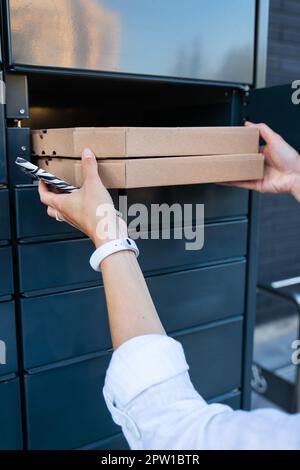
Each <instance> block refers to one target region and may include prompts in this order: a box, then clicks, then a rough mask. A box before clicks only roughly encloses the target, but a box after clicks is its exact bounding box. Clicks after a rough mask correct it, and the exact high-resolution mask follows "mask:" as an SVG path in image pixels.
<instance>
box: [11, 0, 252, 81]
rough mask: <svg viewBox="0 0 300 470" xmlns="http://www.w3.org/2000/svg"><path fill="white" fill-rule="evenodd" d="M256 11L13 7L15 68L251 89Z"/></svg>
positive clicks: (118, 1)
mask: <svg viewBox="0 0 300 470" xmlns="http://www.w3.org/2000/svg"><path fill="white" fill-rule="evenodd" d="M255 4H256V2H255V1H254V0H243V1H242V2H241V1H240V0H227V1H226V2H220V1H218V0H201V1H199V0H189V1H188V2H184V1H182V0H164V1H163V2H161V1H159V0H143V2H141V1H140V0H127V1H124V0H73V1H72V2H70V1H69V0H44V1H43V2H40V1H39V0H11V1H10V2H9V6H10V26H11V62H12V64H25V65H34V66H46V67H67V68H75V69H82V70H102V71H110V72H122V73H130V74H143V75H156V76H164V77H180V78H192V79H204V80H216V81H228V82H236V83H249V84H250V83H252V81H253V60H254V33H255ZM236 38H239V41H238V42H237V40H236Z"/></svg>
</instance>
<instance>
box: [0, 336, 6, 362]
mask: <svg viewBox="0 0 300 470" xmlns="http://www.w3.org/2000/svg"><path fill="white" fill-rule="evenodd" d="M4 364H6V344H5V343H4V341H1V340H0V365H4Z"/></svg>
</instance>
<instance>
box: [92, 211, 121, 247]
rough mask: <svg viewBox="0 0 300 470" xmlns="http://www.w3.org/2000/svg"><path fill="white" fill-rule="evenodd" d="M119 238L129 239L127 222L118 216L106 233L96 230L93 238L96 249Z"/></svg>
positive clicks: (111, 222)
mask: <svg viewBox="0 0 300 470" xmlns="http://www.w3.org/2000/svg"><path fill="white" fill-rule="evenodd" d="M119 238H128V228H127V224H126V222H125V221H124V220H123V219H121V218H120V217H118V216H116V217H115V218H114V219H113V220H112V221H110V223H109V225H108V226H107V227H106V230H105V231H103V230H96V231H95V232H94V234H93V236H92V237H91V239H92V241H93V243H94V245H95V247H96V248H99V247H100V246H103V245H104V244H105V243H108V242H110V241H112V240H117V239H119Z"/></svg>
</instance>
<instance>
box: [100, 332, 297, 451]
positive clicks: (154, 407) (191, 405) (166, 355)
mask: <svg viewBox="0 0 300 470" xmlns="http://www.w3.org/2000/svg"><path fill="white" fill-rule="evenodd" d="M103 393H104V398H105V401H106V404H107V406H108V408H109V410H110V412H111V414H112V418H113V420H114V421H115V422H116V423H117V424H119V425H120V426H121V427H122V430H123V433H124V435H125V437H126V439H127V441H128V443H129V446H130V447H131V449H136V450H141V449H147V450H150V449H155V450H159V449H164V450H173V449H174V450H175V449H177V450H202V449H300V415H299V414H298V415H288V414H285V413H282V412H279V411H276V410H272V409H270V410H257V411H252V412H246V411H240V410H239V411H233V410H232V409H231V408H229V407H228V406H225V405H220V404H213V405H208V404H207V403H206V402H205V400H204V399H203V398H202V397H201V396H200V395H199V394H198V392H197V391H196V390H195V388H194V387H193V385H192V383H191V381H190V377H189V373H188V365H187V363H186V359H185V355H184V352H183V349H182V346H181V344H180V343H178V342H177V341H175V340H174V339H172V338H170V337H168V336H165V335H146V336H139V337H136V338H133V339H131V340H129V341H127V342H126V343H124V344H122V345H121V346H120V347H119V348H118V349H117V350H116V351H115V352H114V353H113V356H112V359H111V362H110V365H109V368H108V370H107V374H106V379H105V385H104V390H103Z"/></svg>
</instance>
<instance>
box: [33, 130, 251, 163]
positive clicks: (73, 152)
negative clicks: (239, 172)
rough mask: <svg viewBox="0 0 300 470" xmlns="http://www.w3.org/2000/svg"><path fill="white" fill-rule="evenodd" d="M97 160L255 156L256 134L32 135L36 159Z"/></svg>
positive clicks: (96, 132) (108, 132)
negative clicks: (88, 152)
mask: <svg viewBox="0 0 300 470" xmlns="http://www.w3.org/2000/svg"><path fill="white" fill-rule="evenodd" d="M86 147H89V148H91V149H92V150H93V152H94V153H95V155H96V157H97V158H133V157H163V156H185V155H224V154H248V153H257V152H258V149H259V132H258V130H257V129H255V128H246V127H177V128H176V127H175V128H163V127H161V128H158V127H107V128H96V127H90V128H70V129H45V130H35V131H32V148H33V153H34V154H35V155H38V156H44V155H45V156H55V155H58V156H60V157H73V158H74V157H80V156H81V153H82V151H83V149H84V148H86Z"/></svg>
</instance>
